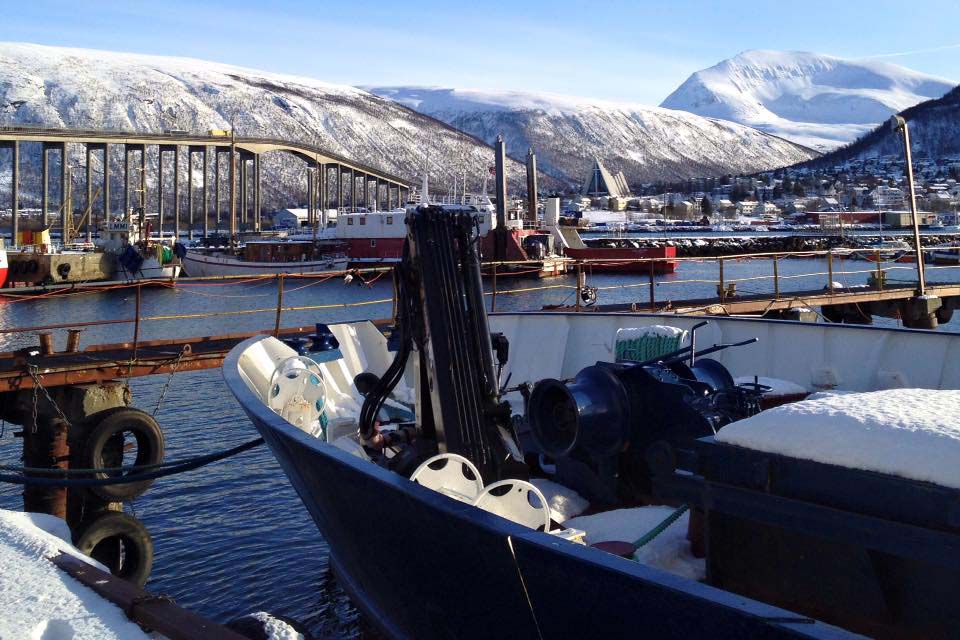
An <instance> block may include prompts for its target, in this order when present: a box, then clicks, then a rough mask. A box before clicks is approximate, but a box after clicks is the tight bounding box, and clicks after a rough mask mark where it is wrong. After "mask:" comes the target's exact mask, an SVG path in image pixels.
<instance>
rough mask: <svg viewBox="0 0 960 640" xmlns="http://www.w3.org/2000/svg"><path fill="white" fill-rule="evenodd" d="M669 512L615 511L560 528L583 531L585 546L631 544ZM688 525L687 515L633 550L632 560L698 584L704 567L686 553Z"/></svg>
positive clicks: (654, 509) (660, 509)
mask: <svg viewBox="0 0 960 640" xmlns="http://www.w3.org/2000/svg"><path fill="white" fill-rule="evenodd" d="M673 512H674V509H673V507H637V508H635V509H617V510H615V511H606V512H604V513H597V514H595V515H592V516H580V517H579V518H571V519H570V520H567V521H566V522H565V523H564V525H565V526H567V527H572V528H574V529H581V530H582V531H585V532H586V534H587V544H594V543H597V542H607V541H614V540H617V541H623V542H633V541H635V540H638V539H639V538H640V537H642V536H643V535H644V534H645V533H647V532H648V531H650V530H651V529H653V528H654V527H656V526H657V525H658V524H660V523H661V522H663V521H664V520H666V519H667V517H669V516H670V514H671V513H673ZM689 521H690V512H689V511H688V512H687V513H684V514H683V515H682V516H680V517H679V518H677V521H676V522H674V523H673V524H671V525H670V526H669V527H667V528H666V529H665V530H664V531H663V533H661V534H660V535H658V536H657V537H656V538H654V539H653V540H651V541H650V542H648V543H647V544H646V545H644V546H642V547H640V548H639V549H637V552H636V553H635V554H634V556H633V557H634V559H635V560H636V561H637V562H640V563H642V564H645V565H647V566H651V567H656V568H657V569H662V570H663V571H667V572H669V573H672V574H675V575H678V576H682V577H684V578H690V579H691V580H702V579H703V578H704V576H705V575H706V563H705V562H704V560H703V559H700V558H695V557H694V556H693V554H692V553H691V552H690V542H689V541H688V540H687V525H688V524H689Z"/></svg>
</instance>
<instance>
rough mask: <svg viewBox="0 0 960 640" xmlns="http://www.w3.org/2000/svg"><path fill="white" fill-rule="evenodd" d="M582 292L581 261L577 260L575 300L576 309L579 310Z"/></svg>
mask: <svg viewBox="0 0 960 640" xmlns="http://www.w3.org/2000/svg"><path fill="white" fill-rule="evenodd" d="M582 293H583V262H581V261H580V260H577V302H576V307H575V308H576V310H577V311H578V312H579V311H580V296H581V294H582Z"/></svg>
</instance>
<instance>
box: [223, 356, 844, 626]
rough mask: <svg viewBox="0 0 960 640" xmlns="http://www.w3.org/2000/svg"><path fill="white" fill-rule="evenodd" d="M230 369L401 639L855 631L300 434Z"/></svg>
mask: <svg viewBox="0 0 960 640" xmlns="http://www.w3.org/2000/svg"><path fill="white" fill-rule="evenodd" d="M260 339H262V338H251V339H250V340H248V341H246V342H245V343H243V344H241V345H239V346H238V347H237V348H235V349H234V350H233V351H232V352H231V354H230V355H229V356H228V358H227V360H226V362H225V363H224V377H225V379H226V382H227V384H228V386H229V387H230V389H231V391H232V392H233V393H234V395H235V396H236V397H237V399H238V401H239V402H240V404H241V406H243V408H244V410H245V411H246V413H247V415H248V416H249V417H250V418H251V420H252V421H253V423H254V425H255V426H256V428H257V430H258V431H259V432H260V434H261V435H262V436H263V438H264V440H265V441H266V442H267V444H268V445H269V446H270V448H271V450H272V451H273V453H274V455H275V456H276V458H277V460H278V461H279V462H280V465H281V467H282V468H283V470H284V472H285V473H286V474H287V476H288V477H289V479H290V482H291V483H292V484H293V486H294V488H295V489H296V490H297V492H298V494H299V495H300V498H301V499H302V501H303V503H304V505H305V506H306V508H307V509H308V511H309V512H310V515H311V516H312V517H313V519H314V521H315V522H316V524H317V527H318V528H319V530H320V531H321V533H322V534H323V536H324V538H325V539H326V540H327V542H328V543H329V545H330V549H331V555H332V560H333V566H334V569H335V571H336V573H337V575H338V577H339V579H340V580H341V582H342V583H343V586H344V588H345V589H346V590H347V591H348V593H349V594H350V595H351V597H352V599H353V601H354V603H355V604H356V605H357V606H358V607H359V608H360V609H361V610H362V611H363V612H364V613H365V615H366V616H367V617H368V618H369V620H370V622H371V623H373V624H374V625H376V626H377V627H379V629H380V630H381V631H382V632H383V633H384V634H385V635H387V636H389V637H392V638H490V637H509V638H588V637H606V638H621V637H644V638H678V639H681V638H682V639H684V640H689V639H690V638H707V637H709V638H731V639H733V638H737V639H741V638H795V637H812V638H846V637H854V636H852V635H851V634H848V633H846V632H844V631H842V630H840V629H837V628H835V627H831V626H829V625H825V624H823V623H819V622H816V621H813V620H811V619H809V618H806V617H803V616H799V615H797V614H793V613H790V612H788V611H784V610H782V609H778V608H776V607H772V606H768V605H765V604H762V603H759V602H755V601H751V600H748V599H745V598H743V597H740V596H736V595H734V594H731V593H727V592H724V591H720V590H718V589H714V588H712V587H709V586H706V585H703V584H700V583H697V582H694V581H691V580H687V579H683V578H680V577H677V576H673V575H670V574H667V573H664V572H662V571H659V570H656V569H652V568H649V567H646V566H644V565H641V564H638V563H633V562H628V561H626V560H623V559H621V558H618V557H614V556H611V555H609V554H607V553H604V552H601V551H598V550H596V549H591V548H587V547H584V546H581V545H576V544H573V543H569V542H566V541H564V540H559V539H555V538H552V537H549V536H546V535H544V534H542V533H537V532H535V531H531V530H530V529H527V528H525V527H522V526H520V525H517V524H514V523H512V522H509V521H507V520H504V519H502V518H500V517H498V516H494V515H492V514H489V513H487V512H485V511H482V510H479V509H476V508H474V507H471V506H469V505H466V504H462V503H459V502H457V501H455V500H452V499H450V498H447V497H446V496H443V495H441V494H439V493H436V492H434V491H431V490H429V489H426V488H424V487H421V486H420V485H418V484H414V483H411V482H409V481H408V480H407V479H406V478H403V477H401V476H399V475H397V474H395V473H392V472H390V471H387V470H385V469H382V468H380V467H378V466H376V465H374V464H372V463H370V462H367V461H364V460H361V459H359V458H357V457H354V456H351V455H349V454H348V453H346V452H344V451H341V450H340V449H338V448H336V447H334V446H331V445H328V444H326V443H324V442H323V441H321V440H318V439H316V438H313V437H312V436H310V435H308V434H306V433H304V432H302V431H300V430H299V429H297V428H295V427H293V426H292V425H290V424H288V423H287V422H285V421H284V420H283V419H281V418H280V417H279V416H278V415H276V414H274V413H273V412H271V411H270V410H269V409H268V408H267V407H266V406H264V405H263V404H262V403H261V401H260V399H259V398H258V397H257V396H256V395H255V394H254V393H253V392H251V391H250V390H249V389H248V388H247V386H246V384H245V382H244V381H243V380H242V378H241V377H240V375H239V373H238V371H237V360H238V358H239V354H240V353H241V352H242V351H243V350H244V349H246V348H247V347H249V346H250V345H251V344H253V343H254V342H256V341H257V340H260Z"/></svg>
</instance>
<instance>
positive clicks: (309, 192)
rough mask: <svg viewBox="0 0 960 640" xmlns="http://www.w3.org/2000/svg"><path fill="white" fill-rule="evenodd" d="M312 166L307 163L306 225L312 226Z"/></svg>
mask: <svg viewBox="0 0 960 640" xmlns="http://www.w3.org/2000/svg"><path fill="white" fill-rule="evenodd" d="M313 215H314V211H313V167H311V166H310V165H309V164H308V165H307V226H308V227H310V228H311V229H312V228H313Z"/></svg>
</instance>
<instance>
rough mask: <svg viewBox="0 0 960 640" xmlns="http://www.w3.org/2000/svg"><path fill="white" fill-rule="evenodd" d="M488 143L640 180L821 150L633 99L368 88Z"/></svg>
mask: <svg viewBox="0 0 960 640" xmlns="http://www.w3.org/2000/svg"><path fill="white" fill-rule="evenodd" d="M365 88H366V89H368V90H369V91H371V92H372V93H375V94H377V95H380V96H383V97H386V98H389V99H392V100H394V101H396V102H398V103H400V104H402V105H405V106H407V107H409V108H411V109H415V110H417V111H418V112H420V113H423V114H426V115H430V116H433V117H435V118H437V119H439V120H441V121H443V122H447V123H449V124H451V125H453V126H455V127H456V128H458V129H460V130H462V131H465V132H466V133H469V134H472V135H474V136H476V137H477V138H479V139H481V140H483V141H485V142H488V143H490V142H493V140H494V139H495V138H496V136H497V135H498V134H500V133H503V134H504V135H505V137H506V140H507V152H508V153H509V154H511V155H513V156H515V157H522V155H523V154H525V153H526V150H527V148H528V147H533V148H534V150H535V151H536V152H537V160H538V167H539V168H540V169H541V170H542V171H544V172H545V173H547V174H548V175H553V176H555V177H557V178H558V179H560V180H564V181H567V182H568V183H571V184H573V183H576V182H578V181H579V180H580V179H581V178H582V177H583V175H585V173H586V172H587V171H588V170H589V169H590V167H591V166H592V165H593V158H594V157H599V158H600V159H601V160H603V161H604V163H605V164H607V165H608V166H609V167H610V168H611V169H613V170H622V171H623V172H624V173H625V174H626V176H627V178H628V179H629V180H630V181H631V182H634V183H637V182H654V181H657V180H664V179H675V178H693V177H701V176H707V175H719V174H725V173H748V172H753V171H757V170H761V168H764V167H767V168H769V167H774V166H778V165H780V166H782V165H783V164H784V163H787V164H790V163H792V161H791V158H798V159H807V158H809V157H812V156H814V155H816V153H815V152H813V151H811V150H810V149H806V148H804V147H802V146H801V145H797V144H796V143H793V142H790V141H788V140H785V139H782V138H780V137H777V136H772V135H770V134H765V133H763V132H760V131H757V130H755V129H753V128H751V127H747V126H744V125H739V124H737V123H732V122H725V121H722V120H718V119H715V118H704V117H701V116H697V115H695V114H691V113H687V112H683V111H677V110H672V109H664V108H661V107H648V106H645V105H639V104H636V103H630V102H619V101H610V100H595V99H591V98H581V97H576V96H566V95H560V94H552V93H541V92H537V93H532V92H524V91H500V90H481V89H454V88H448V87H436V86H424V87H418V86H367V87H365Z"/></svg>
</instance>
